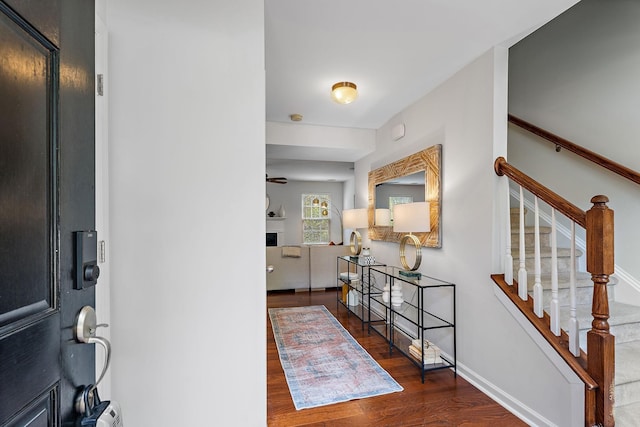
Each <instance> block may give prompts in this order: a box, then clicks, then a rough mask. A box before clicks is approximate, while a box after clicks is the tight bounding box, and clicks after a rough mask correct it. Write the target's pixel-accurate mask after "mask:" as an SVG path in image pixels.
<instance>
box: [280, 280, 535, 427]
mask: <svg viewBox="0 0 640 427" xmlns="http://www.w3.org/2000/svg"><path fill="white" fill-rule="evenodd" d="M306 305H324V306H325V307H327V308H328V309H329V311H331V313H332V314H333V315H334V316H336V318H337V319H338V320H339V321H340V323H342V325H343V326H344V327H345V328H346V329H347V330H348V331H349V332H350V333H351V335H353V337H354V338H355V339H356V340H358V342H359V343H360V345H362V346H363V347H364V348H365V349H366V350H367V352H369V354H371V356H373V358H374V359H376V361H377V362H378V363H379V364H380V365H381V366H382V368H384V369H385V370H386V371H387V372H389V374H391V376H392V377H393V378H394V379H395V380H396V381H397V382H399V383H400V385H402V387H403V388H404V391H402V392H400V393H391V394H387V395H383V396H376V397H370V398H366V399H360V400H352V401H350V402H344V403H337V404H334V405H327V406H321V407H319V408H311V409H303V410H300V411H296V409H295V407H294V406H293V401H292V400H291V395H290V394H289V388H288V387H287V382H286V380H285V377H284V372H283V370H282V366H281V365H280V359H279V358H278V350H277V348H276V345H275V341H274V338H273V331H272V329H271V323H270V322H269V320H268V316H267V420H268V425H269V426H274V427H275V426H331V427H334V426H350V427H351V426H376V427H382V426H393V427H398V426H492V427H499V426H509V427H511V426H526V424H525V423H524V422H522V421H521V420H520V419H518V418H517V417H516V416H514V415H513V414H511V413H510V412H508V411H507V410H506V409H504V408H503V407H502V406H500V405H499V404H497V403H496V402H495V401H493V400H492V399H491V398H489V397H488V396H486V395H485V394H483V393H482V392H480V391H479V390H478V389H476V388H475V387H474V386H472V385H471V384H469V383H468V382H467V381H465V380H464V379H462V378H461V377H460V376H459V375H458V376H457V377H454V375H453V371H451V370H440V371H433V372H430V373H427V374H426V375H425V381H424V384H423V383H422V382H421V381H420V372H419V370H418V368H417V367H416V366H415V365H413V364H412V363H411V362H410V361H409V360H407V359H406V358H405V357H404V356H402V355H401V354H400V353H399V352H394V354H393V355H389V347H388V346H387V345H386V343H385V341H384V340H383V339H382V338H381V337H380V336H379V335H377V334H375V333H371V335H368V334H367V331H366V328H365V331H363V330H362V327H361V323H360V321H359V320H358V319H357V318H356V317H355V316H353V315H351V316H349V318H348V319H347V313H346V309H345V307H344V306H342V305H341V306H340V308H339V309H337V307H336V292H335V290H334V291H326V292H311V293H309V292H298V293H293V292H291V293H277V294H269V295H268V296H267V307H268V308H271V307H299V306H306ZM336 310H338V311H337V312H336Z"/></svg>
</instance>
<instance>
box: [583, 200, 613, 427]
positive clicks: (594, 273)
mask: <svg viewBox="0 0 640 427" xmlns="http://www.w3.org/2000/svg"><path fill="white" fill-rule="evenodd" d="M608 201H609V199H608V198H607V197H606V196H594V197H593V198H592V199H591V203H593V206H592V207H591V209H589V210H588V211H587V215H586V230H587V271H588V272H589V273H591V280H592V281H593V306H592V309H591V312H592V315H593V322H592V323H591V330H590V331H589V332H587V357H588V369H589V374H590V375H591V376H592V377H593V379H594V380H596V381H597V382H598V389H597V390H596V396H595V400H596V402H595V405H596V408H595V417H596V419H595V422H596V423H597V424H602V425H603V426H605V427H607V426H613V425H614V424H615V422H614V419H613V403H614V378H615V355H614V350H615V337H614V336H613V335H611V334H610V333H609V321H608V320H609V299H608V296H607V283H609V276H610V275H611V274H613V273H614V257H613V211H612V210H611V209H609V208H608V207H607V202H608ZM587 423H589V420H587Z"/></svg>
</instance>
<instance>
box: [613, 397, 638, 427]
mask: <svg viewBox="0 0 640 427" xmlns="http://www.w3.org/2000/svg"><path fill="white" fill-rule="evenodd" d="M614 418H615V420H616V426H617V427H636V426H637V425H638V420H639V419H640V403H632V404H629V405H624V406H616V407H615V410H614Z"/></svg>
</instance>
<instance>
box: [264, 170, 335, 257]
mask: <svg viewBox="0 0 640 427" xmlns="http://www.w3.org/2000/svg"><path fill="white" fill-rule="evenodd" d="M342 185H343V184H342V183H341V182H312V181H288V182H287V184H285V185H281V184H267V193H268V194H269V198H270V200H271V203H270V207H269V211H273V212H274V213H276V214H277V213H278V209H279V208H280V206H281V205H282V206H283V207H284V209H285V217H286V219H285V220H284V241H283V242H278V245H279V246H282V245H300V244H302V195H303V194H307V193H319V194H329V195H330V196H331V202H332V205H333V208H337V209H338V210H339V211H340V212H342V200H343V195H342V194H343V193H342ZM333 208H332V209H331V221H330V224H331V235H330V239H331V241H333V242H334V243H340V242H341V241H342V239H341V236H340V218H339V217H338V216H337V213H336V211H335V209H333Z"/></svg>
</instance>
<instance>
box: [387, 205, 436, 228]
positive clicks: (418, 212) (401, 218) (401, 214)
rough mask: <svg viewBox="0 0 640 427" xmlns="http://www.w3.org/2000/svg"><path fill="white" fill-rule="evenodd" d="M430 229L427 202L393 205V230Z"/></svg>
mask: <svg viewBox="0 0 640 427" xmlns="http://www.w3.org/2000/svg"><path fill="white" fill-rule="evenodd" d="M429 230H431V222H430V220H429V202H416V203H403V204H401V205H394V206H393V231H394V232H396V233H420V232H425V231H429Z"/></svg>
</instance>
